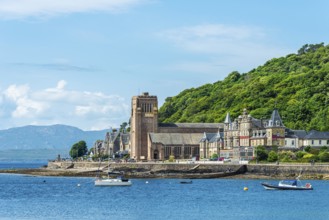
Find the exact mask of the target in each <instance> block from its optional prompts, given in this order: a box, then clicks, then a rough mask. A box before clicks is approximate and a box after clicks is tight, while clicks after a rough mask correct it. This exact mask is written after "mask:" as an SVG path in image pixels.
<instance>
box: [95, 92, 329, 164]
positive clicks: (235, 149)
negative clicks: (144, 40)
mask: <svg viewBox="0 0 329 220" xmlns="http://www.w3.org/2000/svg"><path fill="white" fill-rule="evenodd" d="M157 104H158V103H157V97H156V96H150V95H149V94H148V93H143V94H142V95H140V96H134V97H133V98H132V105H131V106H132V110H131V119H130V121H131V130H130V133H122V132H118V131H110V132H108V133H107V134H106V136H105V139H104V140H103V141H100V142H96V143H95V146H94V153H95V154H106V153H107V154H110V155H113V154H114V153H116V152H128V153H129V154H130V156H131V157H132V158H134V159H136V160H166V159H168V158H169V156H170V155H174V156H175V158H176V159H191V158H193V157H197V158H210V157H212V156H213V155H214V154H216V155H218V156H220V157H226V158H232V159H237V160H240V159H247V160H249V159H252V158H253V157H254V155H255V147H256V146H259V145H262V146H269V147H272V146H278V147H279V148H282V149H291V150H299V149H303V147H306V146H311V147H323V146H328V147H329V132H320V131H315V130H312V131H309V132H307V131H304V130H292V129H289V128H286V127H285V126H284V124H283V121H282V119H281V117H280V114H279V111H278V110H277V109H274V110H273V112H272V115H271V117H270V118H269V119H256V118H254V117H252V116H251V115H249V114H248V111H247V109H244V110H243V112H242V114H241V115H240V116H238V117H237V118H235V119H234V120H232V119H231V117H230V114H229V113H227V115H226V118H225V121H224V122H223V123H166V124H164V123H158V107H157Z"/></svg>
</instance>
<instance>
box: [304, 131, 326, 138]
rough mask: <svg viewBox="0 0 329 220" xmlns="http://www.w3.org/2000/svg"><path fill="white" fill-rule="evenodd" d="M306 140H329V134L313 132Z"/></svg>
mask: <svg viewBox="0 0 329 220" xmlns="http://www.w3.org/2000/svg"><path fill="white" fill-rule="evenodd" d="M304 139H329V132H328V131H315V130H311V131H310V132H309V133H308V134H307V135H306V136H305V137H304Z"/></svg>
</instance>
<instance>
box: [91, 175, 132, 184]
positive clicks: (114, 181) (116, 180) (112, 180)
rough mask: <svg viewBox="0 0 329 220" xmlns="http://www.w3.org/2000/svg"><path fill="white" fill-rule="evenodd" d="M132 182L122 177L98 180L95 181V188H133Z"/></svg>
mask: <svg viewBox="0 0 329 220" xmlns="http://www.w3.org/2000/svg"><path fill="white" fill-rule="evenodd" d="M131 185H132V182H131V181H130V180H129V179H127V178H123V177H121V176H119V177H117V178H109V177H108V178H104V179H103V178H97V179H96V180H95V186H131Z"/></svg>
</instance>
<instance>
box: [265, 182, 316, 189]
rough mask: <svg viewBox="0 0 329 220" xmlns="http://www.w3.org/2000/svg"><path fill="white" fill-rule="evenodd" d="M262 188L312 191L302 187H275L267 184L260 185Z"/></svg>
mask: <svg viewBox="0 0 329 220" xmlns="http://www.w3.org/2000/svg"><path fill="white" fill-rule="evenodd" d="M262 186H263V187H264V188H265V189H267V190H313V188H312V187H309V188H307V187H304V186H276V185H272V184H268V183H262Z"/></svg>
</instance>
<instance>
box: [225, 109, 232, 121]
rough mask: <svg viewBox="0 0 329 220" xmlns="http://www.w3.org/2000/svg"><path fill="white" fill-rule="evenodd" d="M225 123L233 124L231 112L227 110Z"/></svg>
mask: <svg viewBox="0 0 329 220" xmlns="http://www.w3.org/2000/svg"><path fill="white" fill-rule="evenodd" d="M224 123H226V124H231V123H232V121H231V117H230V113H229V112H227V114H226V117H225V121H224Z"/></svg>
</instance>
